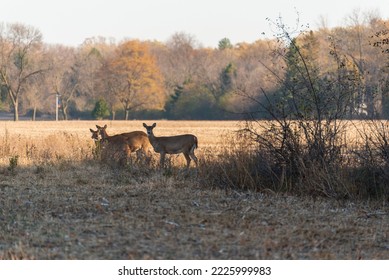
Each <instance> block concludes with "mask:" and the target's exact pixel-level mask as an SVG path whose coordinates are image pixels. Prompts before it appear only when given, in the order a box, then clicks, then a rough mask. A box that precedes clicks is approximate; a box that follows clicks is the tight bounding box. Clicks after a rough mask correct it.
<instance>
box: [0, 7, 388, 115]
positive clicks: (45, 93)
mask: <svg viewBox="0 0 389 280" xmlns="http://www.w3.org/2000/svg"><path fill="white" fill-rule="evenodd" d="M388 30H389V29H388V26H387V24H386V23H385V21H384V20H383V19H381V18H379V17H377V16H374V15H371V14H365V15H363V16H361V14H360V13H356V12H355V13H353V14H352V15H350V16H349V24H348V25H347V26H343V27H335V28H328V27H326V26H325V24H323V26H322V27H320V28H318V29H317V30H315V31H309V30H301V28H300V27H299V28H297V29H296V33H294V37H293V48H291V44H290V42H285V41H282V39H281V38H277V36H275V37H274V38H273V39H260V40H258V41H256V42H254V43H244V42H243V43H237V44H232V43H231V42H230V40H229V39H228V38H222V39H221V40H220V41H219V44H218V47H217V48H205V47H202V45H201V44H200V43H199V42H198V41H197V40H196V39H195V38H194V37H193V36H191V35H189V34H186V33H175V34H173V35H172V36H171V37H170V38H169V39H168V40H167V41H166V42H159V41H140V40H125V41H122V42H119V43H116V42H114V41H112V40H109V39H107V38H102V37H99V38H90V39H86V40H85V41H84V43H83V44H81V45H80V46H78V47H69V46H64V45H50V44H45V43H44V42H43V40H42V34H41V32H40V31H39V30H38V29H36V28H34V27H32V26H28V25H24V24H19V23H17V24H5V23H3V24H1V25H0V86H1V87H0V93H1V100H0V111H2V112H11V113H13V115H14V120H15V121H16V120H18V119H19V116H30V117H31V118H32V119H35V118H36V117H37V116H48V117H49V118H50V116H52V115H54V114H55V111H56V110H57V109H58V110H59V112H60V114H61V118H62V119H65V120H67V119H91V118H95V119H101V118H111V119H131V118H137V119H148V118H149V119H157V118H167V119H240V118H243V117H244V116H246V115H247V114H250V113H252V112H255V117H256V118H267V117H268V114H269V112H274V110H270V111H269V110H268V108H264V110H261V108H258V104H264V102H263V100H276V101H277V102H278V103H280V102H281V103H284V104H285V103H288V104H290V106H294V105H296V102H297V103H299V105H298V106H300V109H299V110H300V111H304V114H305V113H306V112H307V111H309V110H312V108H309V106H311V105H312V104H315V102H312V103H311V104H310V103H309V102H305V103H303V102H299V101H298V100H296V99H295V98H294V95H290V96H287V95H284V94H281V95H280V92H284V91H283V89H282V87H285V86H288V87H289V89H293V91H304V86H303V85H304V84H306V82H307V81H306V79H312V80H315V81H320V83H322V84H325V85H326V86H325V87H323V86H322V87H321V89H320V92H318V96H314V98H317V99H321V100H324V101H323V102H325V100H329V99H331V98H335V97H334V93H335V92H336V93H337V97H336V98H347V106H346V107H345V108H346V109H345V110H347V112H346V113H347V116H348V117H349V118H370V117H372V118H386V117H388V116H389V90H388V89H389V88H388V86H389V82H388V81H389V76H388V69H389V68H388V66H389V64H388V63H389V60H388V58H389V56H388V55H389V31H388ZM292 33H293V32H291V34H292ZM299 50H301V52H300V54H299V55H302V56H303V57H305V58H306V59H304V60H303V61H304V62H307V63H309V65H304V67H306V68H307V69H309V73H310V76H309V77H306V76H301V75H299V69H301V65H299V63H301V60H297V59H294V56H295V54H294V52H296V51H299ZM285 57H287V59H285ZM334 77H335V78H336V77H337V78H338V81H339V82H333V81H336V79H334ZM281 81H282V82H281ZM329 81H331V82H329ZM344 81H346V82H347V83H345V82H344ZM311 84H312V85H314V84H315V83H311ZM293 91H289V92H293ZM313 92H315V91H313ZM346 92H347V94H345V93H346ZM342 93H343V95H342ZM339 94H340V95H341V96H340V95H339ZM299 96H300V97H301V98H302V99H304V94H303V93H302V94H300V95H299ZM56 97H57V98H58V100H59V102H58V104H56V103H55V102H56ZM269 104H276V103H273V102H270V103H269ZM57 106H58V107H57ZM56 107H57V108H56ZM282 107H283V108H288V106H282ZM327 109H328V108H327ZM305 115H307V114H305ZM308 115H309V114H308ZM296 118H298V116H296Z"/></svg>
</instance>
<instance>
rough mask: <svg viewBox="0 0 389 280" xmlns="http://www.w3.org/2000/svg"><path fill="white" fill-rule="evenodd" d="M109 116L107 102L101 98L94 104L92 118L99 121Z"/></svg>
mask: <svg viewBox="0 0 389 280" xmlns="http://www.w3.org/2000/svg"><path fill="white" fill-rule="evenodd" d="M109 115H110V113H109V108H108V104H107V102H106V101H105V99H103V98H101V99H99V100H98V101H97V102H96V104H95V108H94V109H93V111H92V117H94V118H95V119H97V120H101V119H104V118H106V117H109Z"/></svg>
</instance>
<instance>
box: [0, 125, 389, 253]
mask: <svg viewBox="0 0 389 280" xmlns="http://www.w3.org/2000/svg"><path fill="white" fill-rule="evenodd" d="M105 123H106V124H107V125H108V129H107V132H108V133H110V134H115V133H121V132H128V131H134V130H142V131H144V128H143V126H142V123H143V122H142V121H129V122H121V121H115V122H109V121H108V122H87V121H72V122H58V123H55V122H17V123H14V122H0V259H389V218H388V216H389V214H388V213H389V209H388V205H387V202H386V201H370V200H364V201H358V200H335V199H325V198H320V197H298V196H292V195H287V194H285V193H274V192H272V191H270V190H269V191H264V192H254V191H243V190H242V191H241V190H234V189H228V188H223V187H218V186H215V185H208V184H207V181H206V180H204V177H206V176H208V175H209V173H210V172H212V170H207V169H209V165H206V164H205V162H210V161H213V162H214V164H216V165H217V162H218V158H220V157H223V153H224V152H225V151H226V149H229V148H231V147H232V146H233V143H231V142H230V141H232V140H231V139H234V138H233V137H232V136H229V133H231V132H233V131H235V130H237V129H238V128H239V124H238V123H237V122H189V121H180V122H174V121H158V122H157V127H156V128H155V130H154V132H155V134H156V135H157V136H159V135H174V134H183V133H193V134H195V135H197V137H198V139H199V148H198V150H197V151H196V155H197V156H198V158H199V160H200V166H199V168H198V169H196V168H194V167H192V168H191V169H190V170H189V171H185V169H184V163H185V160H184V158H183V156H182V155H180V156H171V157H170V160H169V162H170V164H171V165H170V167H169V169H167V170H161V169H159V168H157V166H156V162H157V159H158V156H155V160H154V161H153V163H152V165H151V166H144V165H142V164H134V165H130V166H127V167H126V168H116V167H112V166H109V165H105V164H101V162H99V161H97V160H95V159H94V156H93V152H92V150H93V149H94V143H93V141H92V139H91V134H90V132H89V128H93V129H94V128H95V124H99V125H104V124H105ZM146 123H147V124H151V123H152V122H150V121H147V122H146ZM202 163H204V164H202ZM225 172H228V173H231V174H234V172H235V170H234V169H231V170H226V171H225Z"/></svg>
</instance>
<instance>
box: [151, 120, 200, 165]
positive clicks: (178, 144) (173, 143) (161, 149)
mask: <svg viewBox="0 0 389 280" xmlns="http://www.w3.org/2000/svg"><path fill="white" fill-rule="evenodd" d="M143 126H144V127H145V128H146V132H147V136H148V137H149V140H150V143H151V145H152V146H153V148H154V151H155V152H156V153H159V154H160V166H161V167H162V168H163V167H164V165H165V155H166V154H180V153H183V154H184V156H185V159H186V168H187V169H189V165H190V162H191V159H193V161H194V162H195V164H196V167H197V166H198V159H197V157H196V156H195V154H194V150H195V149H197V147H198V144H197V137H196V136H195V135H193V134H184V135H176V136H164V137H157V136H155V135H154V133H153V129H154V128H155V127H156V126H157V124H156V123H153V124H152V125H151V126H149V125H147V124H145V123H143Z"/></svg>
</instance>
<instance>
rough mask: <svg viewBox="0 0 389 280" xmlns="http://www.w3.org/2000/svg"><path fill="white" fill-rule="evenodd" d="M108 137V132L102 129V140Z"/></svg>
mask: <svg viewBox="0 0 389 280" xmlns="http://www.w3.org/2000/svg"><path fill="white" fill-rule="evenodd" d="M109 138H110V136H109V135H108V133H107V132H106V131H105V130H102V131H101V139H102V140H103V141H105V140H108V139H109Z"/></svg>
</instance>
